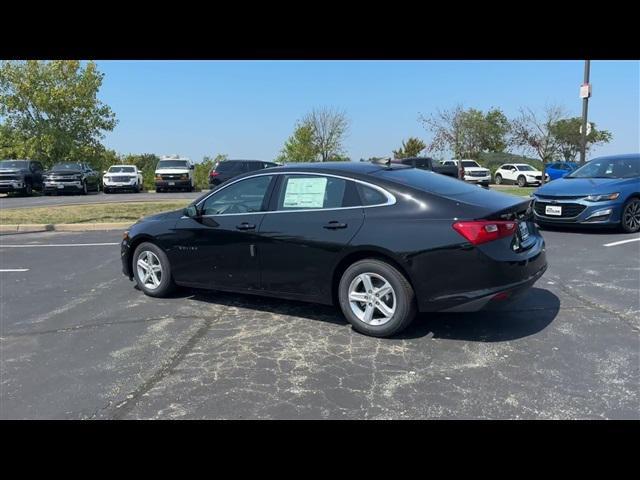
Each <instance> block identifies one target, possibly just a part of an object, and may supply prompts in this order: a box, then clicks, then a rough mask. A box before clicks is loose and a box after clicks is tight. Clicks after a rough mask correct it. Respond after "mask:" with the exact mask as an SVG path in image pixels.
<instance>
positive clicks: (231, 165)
mask: <svg viewBox="0 0 640 480" xmlns="http://www.w3.org/2000/svg"><path fill="white" fill-rule="evenodd" d="M244 163H245V162H220V163H219V164H218V166H217V167H216V172H219V173H232V172H243V171H246V170H244Z"/></svg>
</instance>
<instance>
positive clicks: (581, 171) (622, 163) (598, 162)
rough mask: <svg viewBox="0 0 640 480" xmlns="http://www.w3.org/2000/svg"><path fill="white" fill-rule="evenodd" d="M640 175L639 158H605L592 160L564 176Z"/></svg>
mask: <svg viewBox="0 0 640 480" xmlns="http://www.w3.org/2000/svg"><path fill="white" fill-rule="evenodd" d="M638 176H640V159H638V158H615V157H614V158H603V159H594V160H591V161H590V162H589V163H587V164H586V165H584V166H582V167H580V168H578V169H577V170H575V171H574V172H572V173H570V174H569V175H566V176H565V177H564V178H633V177H638Z"/></svg>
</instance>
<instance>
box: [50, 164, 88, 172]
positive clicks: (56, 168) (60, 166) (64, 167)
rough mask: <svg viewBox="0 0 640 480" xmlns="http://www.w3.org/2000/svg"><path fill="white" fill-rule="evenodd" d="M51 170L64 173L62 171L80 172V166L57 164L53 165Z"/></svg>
mask: <svg viewBox="0 0 640 480" xmlns="http://www.w3.org/2000/svg"><path fill="white" fill-rule="evenodd" d="M51 170H54V171H61V170H62V171H64V170H82V165H80V164H79V163H59V164H57V165H54V166H53V168H52V169H51Z"/></svg>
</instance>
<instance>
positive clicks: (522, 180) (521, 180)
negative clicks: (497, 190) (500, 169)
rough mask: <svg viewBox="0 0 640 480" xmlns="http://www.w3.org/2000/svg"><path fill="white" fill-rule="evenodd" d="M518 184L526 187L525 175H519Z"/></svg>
mask: <svg viewBox="0 0 640 480" xmlns="http://www.w3.org/2000/svg"><path fill="white" fill-rule="evenodd" d="M518 186H519V187H526V186H527V179H526V178H524V175H520V176H519V177H518Z"/></svg>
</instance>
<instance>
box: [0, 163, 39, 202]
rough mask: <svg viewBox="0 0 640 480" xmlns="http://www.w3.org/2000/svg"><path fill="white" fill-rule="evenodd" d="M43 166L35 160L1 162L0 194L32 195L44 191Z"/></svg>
mask: <svg viewBox="0 0 640 480" xmlns="http://www.w3.org/2000/svg"><path fill="white" fill-rule="evenodd" d="M42 170H43V168H42V164H41V163H40V162H36V161H33V160H0V192H3V193H5V192H6V193H9V192H20V193H22V194H23V195H31V192H32V191H33V190H42V188H43V184H42Z"/></svg>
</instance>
